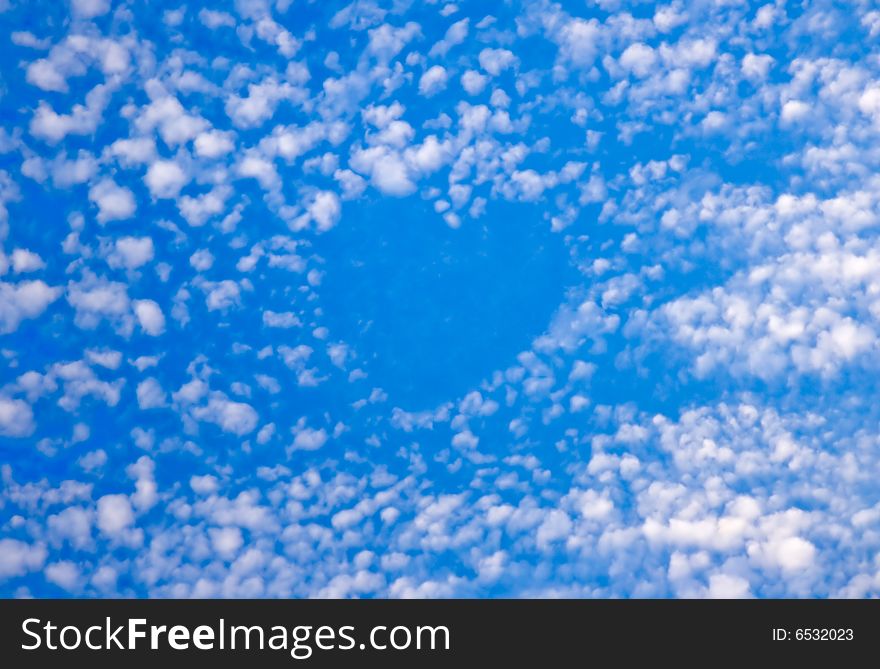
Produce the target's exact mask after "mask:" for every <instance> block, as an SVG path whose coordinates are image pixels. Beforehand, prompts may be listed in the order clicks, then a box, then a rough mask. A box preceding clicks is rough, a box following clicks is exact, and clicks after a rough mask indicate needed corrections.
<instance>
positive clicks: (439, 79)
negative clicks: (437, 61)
mask: <svg viewBox="0 0 880 669" xmlns="http://www.w3.org/2000/svg"><path fill="white" fill-rule="evenodd" d="M448 78H449V75H447V74H446V68H445V67H443V66H442V65H434V66H433V67H431V68H430V69H428V70H427V71H426V72H425V73H424V74H423V75H422V76H421V78H420V79H419V93H421V94H422V95H424V96H425V97H431V96H432V95H436V94H437V93H439V92H440V91H442V90H443V89H444V88H446V81H447V80H448Z"/></svg>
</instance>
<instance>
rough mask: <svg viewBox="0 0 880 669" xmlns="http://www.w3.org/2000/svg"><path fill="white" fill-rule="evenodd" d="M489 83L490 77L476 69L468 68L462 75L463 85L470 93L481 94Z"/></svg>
mask: <svg viewBox="0 0 880 669" xmlns="http://www.w3.org/2000/svg"><path fill="white" fill-rule="evenodd" d="M487 83H489V77H487V76H486V75H484V74H480V73H479V72H477V71H476V70H468V71H467V72H465V73H464V74H463V75H461V87H462V88H464V90H466V91H467V92H468V94H469V95H479V94H480V93H482V92H483V89H484V88H486V84H487Z"/></svg>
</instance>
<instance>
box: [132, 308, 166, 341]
mask: <svg viewBox="0 0 880 669" xmlns="http://www.w3.org/2000/svg"><path fill="white" fill-rule="evenodd" d="M132 306H133V307H134V313H135V316H137V320H138V323H139V324H140V326H141V328H142V329H143V331H144V332H146V333H147V334H148V335H151V336H153V337H156V336H158V335H160V334H162V333H163V332H165V316H164V314H162V309H160V308H159V305H158V304H156V302H154V301H153V300H134V302H132Z"/></svg>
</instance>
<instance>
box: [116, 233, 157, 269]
mask: <svg viewBox="0 0 880 669" xmlns="http://www.w3.org/2000/svg"><path fill="white" fill-rule="evenodd" d="M153 254H154V249H153V239H152V238H151V237H120V238H119V239H117V240H116V241H115V242H114V243H113V250H112V251H111V253H110V254H109V255H108V256H107V264H109V265H110V267H114V268H124V269H128V270H133V269H137V268H138V267H142V266H144V265H146V264H147V263H148V262H150V261H151V260H152V259H153Z"/></svg>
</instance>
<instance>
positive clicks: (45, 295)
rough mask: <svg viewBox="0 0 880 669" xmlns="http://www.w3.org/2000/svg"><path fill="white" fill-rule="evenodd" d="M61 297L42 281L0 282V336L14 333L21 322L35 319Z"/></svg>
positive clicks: (58, 289)
mask: <svg viewBox="0 0 880 669" xmlns="http://www.w3.org/2000/svg"><path fill="white" fill-rule="evenodd" d="M60 296H61V289H60V288H58V287H52V286H49V285H47V284H46V283H45V282H43V281H21V282H19V283H5V282H0V334H6V333H9V332H15V330H17V329H18V326H19V324H20V323H21V321H23V320H25V319H30V318H37V317H38V316H39V315H40V314H42V313H43V312H44V311H45V310H46V308H47V307H48V306H49V305H50V304H52V303H53V302H54V301H55V300H57V299H58V298H59V297H60Z"/></svg>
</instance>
